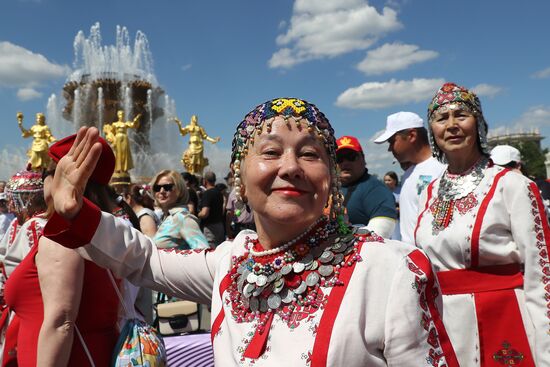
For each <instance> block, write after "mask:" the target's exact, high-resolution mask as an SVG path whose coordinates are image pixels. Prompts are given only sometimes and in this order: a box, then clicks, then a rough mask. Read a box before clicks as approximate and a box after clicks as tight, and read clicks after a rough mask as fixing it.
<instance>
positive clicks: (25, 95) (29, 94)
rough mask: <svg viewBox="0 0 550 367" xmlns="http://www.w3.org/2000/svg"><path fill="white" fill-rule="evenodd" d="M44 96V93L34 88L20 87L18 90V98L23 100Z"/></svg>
mask: <svg viewBox="0 0 550 367" xmlns="http://www.w3.org/2000/svg"><path fill="white" fill-rule="evenodd" d="M40 97H42V93H40V92H39V91H37V90H36V89H34V88H20V89H19V90H18V91H17V98H19V100H21V101H30V100H31V99H36V98H40Z"/></svg>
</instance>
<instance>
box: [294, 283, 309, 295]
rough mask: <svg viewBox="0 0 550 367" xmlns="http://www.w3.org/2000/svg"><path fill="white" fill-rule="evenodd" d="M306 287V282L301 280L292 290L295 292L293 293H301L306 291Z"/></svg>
mask: <svg viewBox="0 0 550 367" xmlns="http://www.w3.org/2000/svg"><path fill="white" fill-rule="evenodd" d="M306 289H307V284H306V282H304V281H302V283H300V285H299V286H298V288H296V289H295V290H294V293H295V294H302V293H304V292H305V291H306Z"/></svg>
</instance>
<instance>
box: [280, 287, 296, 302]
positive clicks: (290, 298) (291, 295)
mask: <svg viewBox="0 0 550 367" xmlns="http://www.w3.org/2000/svg"><path fill="white" fill-rule="evenodd" d="M285 291H286V292H285ZM283 292H285V293H286V294H283ZM283 292H281V300H282V301H283V302H284V303H290V302H292V301H293V300H294V292H293V291H292V290H290V289H288V288H285V289H284V290H283Z"/></svg>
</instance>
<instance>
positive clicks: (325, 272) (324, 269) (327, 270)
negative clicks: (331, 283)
mask: <svg viewBox="0 0 550 367" xmlns="http://www.w3.org/2000/svg"><path fill="white" fill-rule="evenodd" d="M318 271H319V274H320V275H321V276H324V277H328V276H330V275H331V274H332V272H333V271H334V268H333V267H332V265H321V266H319V270H318Z"/></svg>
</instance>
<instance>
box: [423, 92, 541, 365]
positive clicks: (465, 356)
mask: <svg viewBox="0 0 550 367" xmlns="http://www.w3.org/2000/svg"><path fill="white" fill-rule="evenodd" d="M428 121H429V129H428V130H429V132H430V141H431V145H432V151H433V154H434V156H435V157H437V158H438V159H439V160H440V161H441V162H445V163H448V168H447V170H446V171H445V172H444V174H443V175H442V176H441V177H440V178H438V179H437V180H435V181H434V182H432V183H431V184H430V185H429V186H428V188H427V190H425V191H424V193H423V197H422V198H421V200H420V204H421V205H420V208H421V213H420V216H419V219H418V225H417V228H416V231H415V233H416V235H415V237H416V244H417V246H419V247H420V248H422V249H423V250H424V251H425V252H426V254H427V255H428V257H429V258H430V260H431V261H432V263H433V265H434V268H435V270H436V271H437V278H438V280H439V283H440V286H441V290H442V293H443V323H444V325H445V327H446V329H447V331H448V333H449V337H450V339H451V342H452V345H453V347H454V350H455V352H456V355H457V356H458V359H459V362H460V365H462V366H496V365H499V366H500V365H506V366H507V365H521V366H535V365H536V366H550V333H549V330H550V263H549V261H548V260H549V259H548V252H549V251H548V250H549V244H550V242H549V241H550V238H549V236H550V230H549V228H548V221H547V220H546V215H545V212H544V206H543V204H542V201H541V198H540V194H539V191H538V189H537V186H536V185H535V183H534V182H531V181H530V180H529V179H527V178H526V177H524V176H522V175H521V174H519V173H516V172H512V171H510V170H508V169H505V168H502V167H499V166H496V165H494V164H493V162H491V161H490V159H489V158H488V147H487V123H486V122H485V118H484V117H483V113H482V110H481V104H480V102H479V99H478V97H477V96H476V95H475V94H474V93H472V92H471V91H469V90H467V89H465V88H463V87H460V86H457V85H456V84H453V83H446V84H444V85H443V86H442V87H441V89H440V90H439V91H438V92H437V93H436V95H435V97H434V98H433V100H432V102H431V103H430V105H429V107H428Z"/></svg>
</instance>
